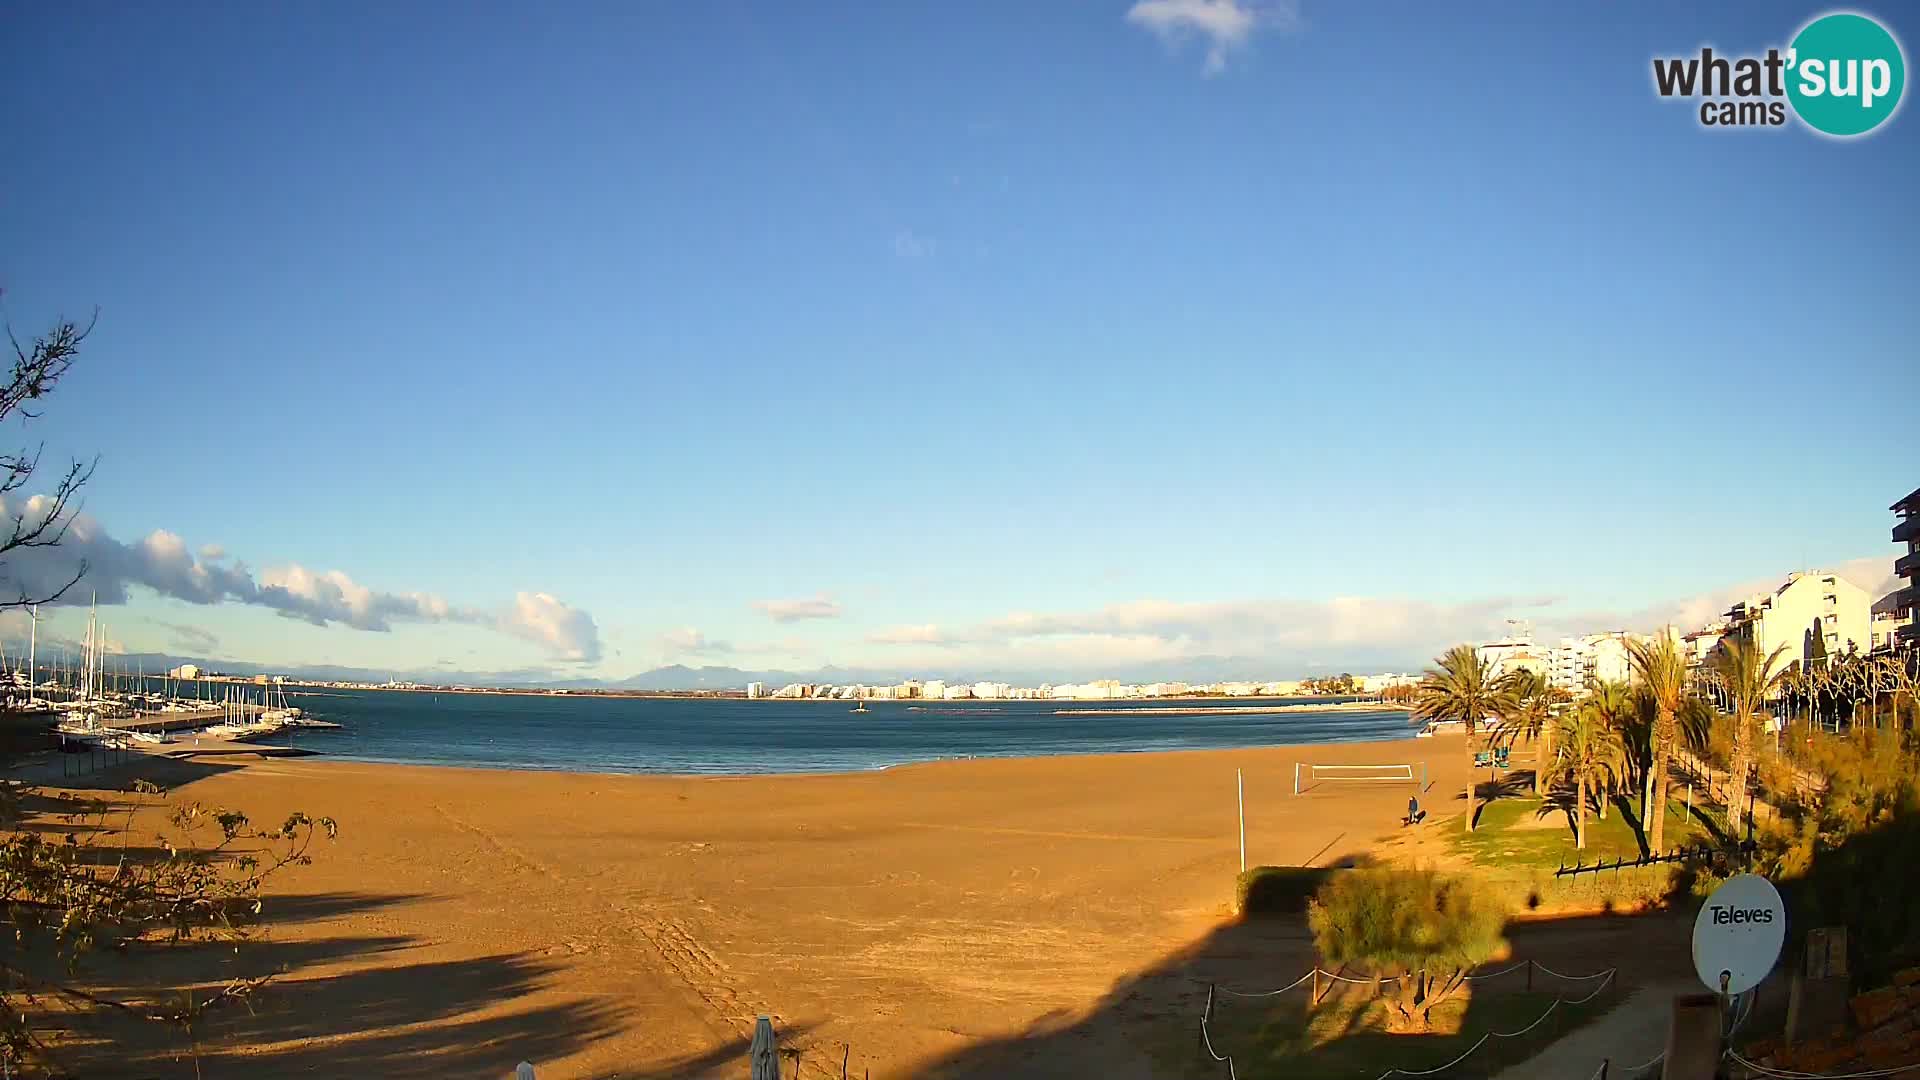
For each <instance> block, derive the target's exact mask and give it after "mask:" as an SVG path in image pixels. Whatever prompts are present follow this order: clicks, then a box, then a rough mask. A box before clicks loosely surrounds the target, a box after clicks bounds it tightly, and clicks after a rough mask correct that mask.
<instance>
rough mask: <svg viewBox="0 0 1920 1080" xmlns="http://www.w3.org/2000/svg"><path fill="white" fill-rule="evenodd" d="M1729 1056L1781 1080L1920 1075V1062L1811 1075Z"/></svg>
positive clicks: (1733, 1054)
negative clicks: (1885, 1067) (1887, 1067)
mask: <svg viewBox="0 0 1920 1080" xmlns="http://www.w3.org/2000/svg"><path fill="white" fill-rule="evenodd" d="M1727 1056H1728V1057H1730V1058H1732V1059H1733V1060H1735V1061H1737V1062H1739V1063H1740V1064H1742V1065H1745V1066H1746V1067H1747V1068H1749V1069H1752V1070H1753V1071H1754V1072H1757V1073H1759V1074H1760V1075H1762V1076H1773V1077H1779V1078H1780V1080H1866V1078H1867V1077H1873V1076H1898V1075H1900V1074H1901V1073H1920V1062H1916V1063H1914V1064H1912V1065H1898V1066H1895V1067H1893V1068H1891V1069H1873V1070H1871V1071H1868V1072H1850V1073H1810V1072H1795V1071H1793V1070H1791V1069H1770V1068H1768V1067H1767V1066H1765V1065H1759V1064H1756V1063H1754V1062H1751V1061H1748V1060H1747V1059H1746V1058H1743V1057H1741V1056H1740V1055H1739V1053H1738V1052H1736V1051H1733V1050H1728V1051H1727Z"/></svg>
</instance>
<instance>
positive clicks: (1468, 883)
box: [1307, 870, 1507, 1031]
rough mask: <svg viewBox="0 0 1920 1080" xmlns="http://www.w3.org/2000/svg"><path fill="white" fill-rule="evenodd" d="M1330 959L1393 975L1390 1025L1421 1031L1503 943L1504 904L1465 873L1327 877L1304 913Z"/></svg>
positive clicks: (1407, 872) (1379, 872)
mask: <svg viewBox="0 0 1920 1080" xmlns="http://www.w3.org/2000/svg"><path fill="white" fill-rule="evenodd" d="M1307 923H1308V925H1309V926H1311V927H1312V928H1313V939H1314V943H1315V944H1316V945H1318V946H1319V948H1320V955H1321V956H1323V957H1325V958H1326V961H1327V962H1328V963H1330V964H1336V965H1344V966H1348V967H1352V968H1355V969H1357V970H1360V971H1364V972H1366V973H1368V974H1370V975H1372V976H1374V977H1375V978H1392V979H1396V980H1398V982H1399V988H1398V990H1397V991H1396V993H1395V994H1394V996H1393V997H1392V998H1391V999H1390V1000H1389V1002H1388V1005H1389V1007H1390V1008H1391V1009H1392V1012H1393V1016H1394V1020H1395V1022H1396V1026H1398V1027H1401V1028H1403V1029H1407V1030H1414V1031H1425V1030H1427V1028H1428V1026H1429V1022H1430V1019H1431V1015H1432V1012H1433V1010H1434V1008H1435V1007H1436V1006H1438V1005H1439V1004H1440V1003H1442V1002H1444V1001H1446V1000H1447V999H1448V998H1449V997H1452V996H1453V995H1454V993H1456V992H1457V991H1458V990H1459V989H1460V988H1461V987H1462V986H1464V985H1466V977H1467V974H1468V973H1469V972H1471V971H1472V970H1473V969H1474V968H1475V967H1477V966H1479V965H1481V964H1484V963H1486V962H1487V961H1488V960H1489V959H1491V958H1492V957H1493V956H1494V954H1495V953H1497V952H1499V951H1500V950H1501V949H1502V948H1504V947H1505V946H1506V940H1505V938H1503V937H1502V936H1501V934H1502V931H1504V930H1505V929H1506V925H1507V909H1506V905H1505V904H1504V903H1502V902H1501V899H1500V898H1499V897H1498V896H1496V895H1494V894H1493V893H1491V892H1490V891H1489V890H1487V889H1486V888H1485V887H1484V886H1482V885H1481V884H1480V883H1479V882H1477V881H1475V880H1474V879H1472V878H1469V877H1460V876H1449V875H1442V874H1438V873H1435V872H1433V871H1430V870H1354V871H1350V872H1348V873H1345V874H1339V875H1336V876H1334V877H1331V878H1329V879H1328V880H1327V882H1326V884H1325V885H1322V886H1321V887H1320V891H1319V892H1318V893H1317V894H1316V895H1315V896H1314V898H1313V900H1312V902H1311V904H1310V905H1309V908H1308V912H1307Z"/></svg>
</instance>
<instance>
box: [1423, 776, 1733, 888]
mask: <svg viewBox="0 0 1920 1080" xmlns="http://www.w3.org/2000/svg"><path fill="white" fill-rule="evenodd" d="M1542 808H1543V803H1542V802H1541V800H1539V799H1536V798H1534V797H1532V796H1531V795H1525V796H1520V795H1515V796H1508V797H1504V798H1498V799H1495V800H1493V801H1492V802H1490V803H1487V804H1486V806H1485V807H1484V808H1483V809H1482V810H1481V812H1480V823H1479V827H1478V828H1476V829H1475V830H1474V831H1472V832H1466V831H1465V830H1463V829H1459V828H1456V829H1455V830H1454V836H1453V839H1452V844H1453V847H1454V850H1455V851H1457V852H1459V853H1460V854H1462V855H1464V856H1466V857H1467V858H1469V859H1471V860H1472V861H1473V862H1474V863H1475V864H1476V865H1479V866H1508V867H1527V868H1532V869H1544V870H1552V869H1554V868H1556V867H1559V866H1562V865H1567V866H1571V865H1573V863H1574V861H1575V860H1576V859H1582V860H1585V861H1586V862H1588V863H1593V862H1597V861H1601V860H1605V861H1607V862H1611V861H1613V860H1614V859H1616V858H1620V859H1634V858H1638V857H1639V856H1640V853H1641V851H1640V837H1639V833H1638V832H1637V831H1636V826H1637V824H1638V822H1637V821H1636V820H1635V818H1634V817H1633V816H1632V814H1631V813H1630V812H1623V811H1622V809H1621V808H1620V807H1619V806H1618V805H1615V806H1611V807H1609V808H1608V809H1607V819H1606V820H1605V821H1601V820H1600V819H1599V818H1597V817H1595V816H1594V815H1592V814H1588V815H1587V846H1586V850H1584V851H1575V850H1574V846H1573V825H1572V823H1571V822H1569V821H1568V820H1567V815H1566V812H1565V811H1563V810H1561V809H1558V808H1547V809H1546V815H1547V816H1546V818H1545V819H1544V820H1545V821H1548V822H1551V823H1552V827H1550V828H1538V827H1531V826H1534V825H1536V824H1537V823H1540V822H1541V818H1540V815H1541V812H1542ZM1712 838H1713V833H1712V831H1711V829H1710V827H1709V825H1708V824H1707V822H1706V819H1705V817H1704V816H1703V815H1702V814H1701V813H1700V812H1699V810H1697V809H1696V811H1695V813H1694V816H1693V817H1692V818H1688V817H1687V816H1686V803H1685V802H1684V800H1669V804H1668V817H1667V837H1666V844H1667V846H1668V847H1684V846H1689V845H1692V844H1698V843H1703V842H1707V841H1710V840H1712Z"/></svg>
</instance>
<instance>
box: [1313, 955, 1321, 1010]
mask: <svg viewBox="0 0 1920 1080" xmlns="http://www.w3.org/2000/svg"><path fill="white" fill-rule="evenodd" d="M1313 1003H1314V1004H1315V1005H1318V1004H1320V966H1319V965H1318V964H1316V965H1314V968H1313Z"/></svg>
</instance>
